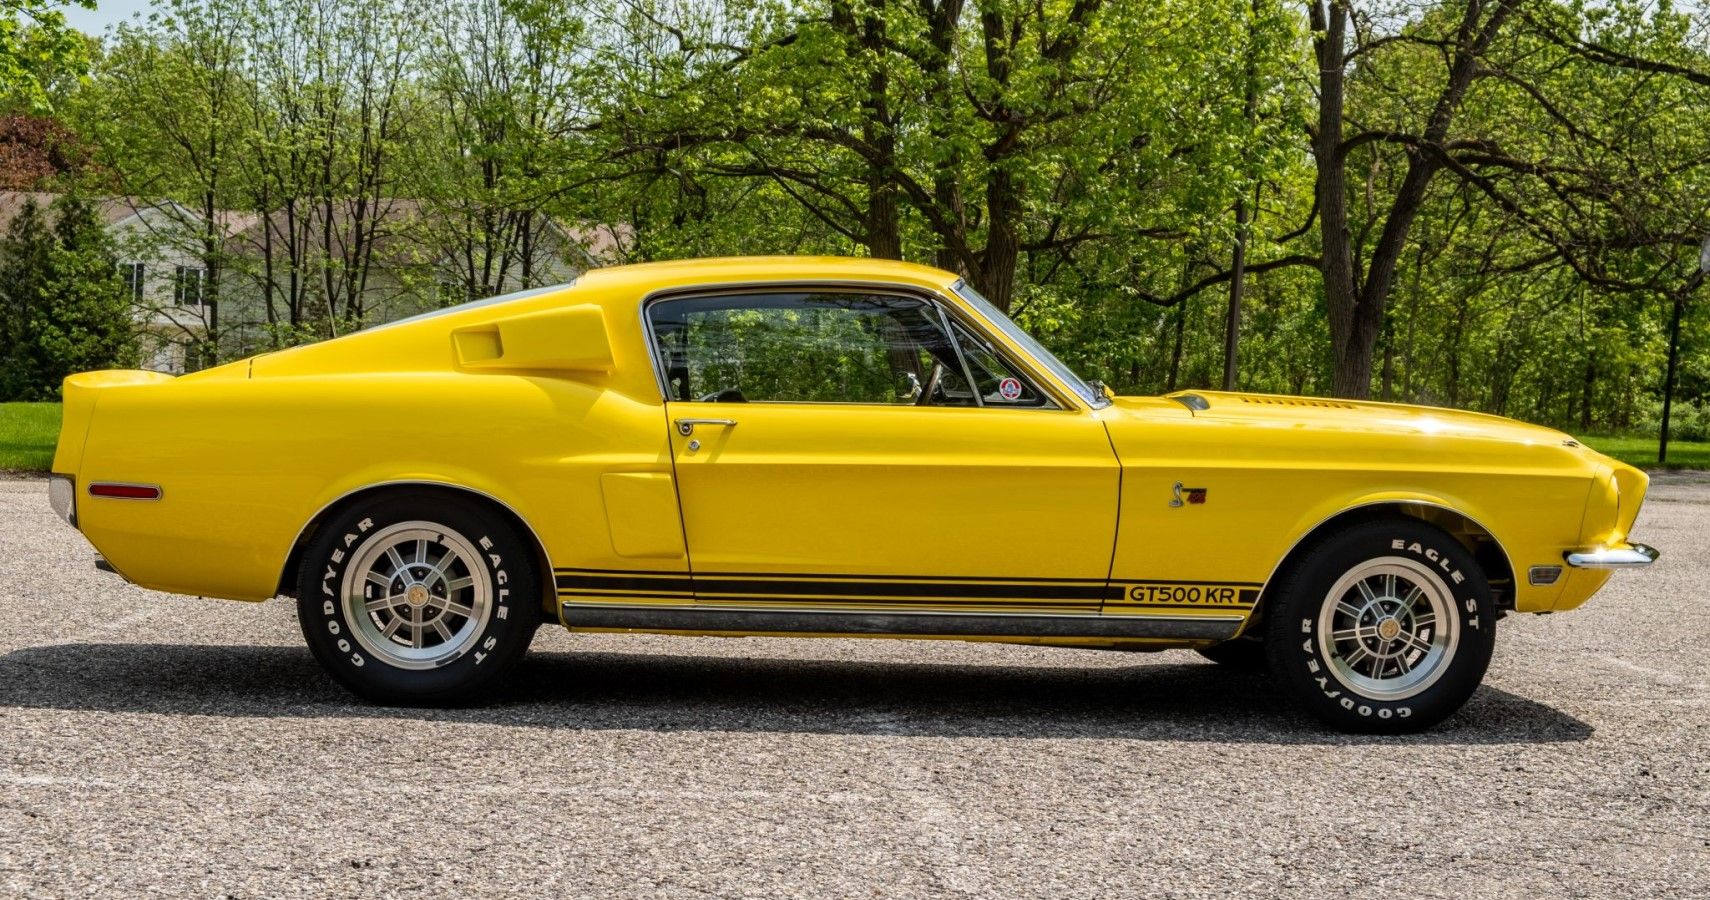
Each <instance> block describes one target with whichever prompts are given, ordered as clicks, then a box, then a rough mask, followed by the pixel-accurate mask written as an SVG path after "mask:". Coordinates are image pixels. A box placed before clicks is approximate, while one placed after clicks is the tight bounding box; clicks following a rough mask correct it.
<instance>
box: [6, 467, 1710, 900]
mask: <svg viewBox="0 0 1710 900" xmlns="http://www.w3.org/2000/svg"><path fill="white" fill-rule="evenodd" d="M1639 534H1641V535H1642V536H1643V537H1644V538H1645V539H1646V540H1647V541H1648V542H1650V543H1654V544H1655V545H1657V546H1658V547H1661V548H1662V549H1663V550H1664V553H1665V556H1664V558H1663V562H1662V563H1660V564H1659V565H1658V566H1657V568H1656V570H1654V571H1652V572H1648V573H1640V574H1628V575H1623V576H1618V577H1617V579H1616V580H1615V582H1614V583H1613V584H1612V585H1611V586H1610V587H1609V588H1608V589H1606V590H1605V592H1604V593H1603V594H1602V595H1601V596H1599V597H1598V598H1597V599H1596V600H1594V601H1593V602H1592V604H1591V605H1590V606H1589V607H1587V608H1586V609H1584V610H1581V611H1579V612H1576V613H1573V614H1570V615H1562V616H1543V617H1537V616H1526V617H1514V618H1510V619H1507V620H1505V621H1504V622H1503V623H1502V626H1501V629H1500V631H1499V637H1498V641H1497V656H1496V662H1495V663H1494V665H1493V667H1492V669H1491V672H1490V675H1489V677H1488V678H1487V680H1486V686H1485V687H1484V688H1483V689H1482V690H1481V691H1480V692H1479V693H1478V695H1477V696H1476V697H1474V699H1473V700H1472V702H1471V703H1470V704H1469V705H1468V706H1467V708H1466V709H1465V710H1464V711H1463V712H1462V713H1460V714H1459V715H1458V716H1456V717H1455V718H1453V719H1451V720H1450V721H1449V722H1448V723H1446V724H1445V725H1444V726H1442V727H1440V728H1439V729H1438V730H1436V731H1434V732H1432V733H1429V734H1425V735H1421V736H1416V737H1410V738H1403V739H1393V738H1381V739H1379V738H1350V737H1345V736H1341V735H1336V734H1331V733H1326V732H1324V731H1322V730H1319V729H1318V728H1317V727H1316V726H1314V725H1312V724H1311V723H1309V722H1307V721H1305V720H1303V719H1302V718H1301V717H1299V716H1297V715H1296V714H1295V713H1294V712H1292V711H1291V710H1289V709H1288V708H1287V707H1285V706H1284V705H1283V703H1282V701H1281V699H1280V698H1279V697H1278V696H1277V695H1276V694H1275V693H1274V692H1273V691H1272V690H1270V689H1269V688H1268V687H1267V686H1266V685H1265V684H1264V682H1263V680H1262V679H1260V678H1257V677H1254V676H1246V675H1240V674H1236V673H1231V672H1227V671H1222V670H1220V669H1219V668H1218V667H1216V666H1213V665H1211V664H1209V663H1204V662H1201V661H1200V660H1199V658H1198V657H1197V656H1195V655H1193V654H1189V653H1186V652H1180V651H1173V652H1168V653H1162V654H1144V655H1141V654H1119V653H1101V652H1097V651H1073V650H1049V649H1041V648H1027V647H1004V646H996V645H976V644H957V643H946V642H900V641H856V640H849V641H806V640H789V639H743V640H725V639H717V638H670V637H620V636H611V637H606V636H584V635H570V634H566V633H563V632H560V631H556V630H551V629H548V630H543V631H542V632H541V635H540V638H539V639H538V640H537V641H536V643H535V648H534V652H533V653H532V654H531V656H530V657H529V660H528V661H527V662H526V663H525V664H524V667H523V670H522V673H521V677H520V678H519V679H518V683H517V684H516V685H515V686H514V687H512V688H510V689H509V690H508V691H506V692H505V693H504V694H503V695H502V696H500V697H499V698H498V699H497V702H495V703H494V704H493V705H491V706H488V707H485V708H481V709H474V710H463V711H455V712H436V711H413V710H393V709H381V708H375V707H370V706H366V705H362V704H360V703H355V702H352V701H351V699H350V698H349V697H347V696H346V695H345V694H343V693H342V692H341V691H340V690H339V689H338V688H336V687H335V686H333V685H332V684H331V683H330V682H329V681H328V679H326V678H325V677H323V676H322V674H321V673H320V671H319V670H318V669H317V667H316V665H315V663H314V662H313V660H311V659H310V657H309V654H308V652H307V651H306V650H304V649H303V648H302V644H301V637H300V635H299V634H298V632H297V626H296V621H295V616H294V613H293V609H292V606H291V605H290V604H288V603H285V602H280V601H274V602H271V603H266V604H260V605H250V604H241V603H227V602H218V601H205V600H197V599H193V598H186V597H174V596H167V595H162V594H155V593H152V592H149V591H144V590H141V589H138V588H134V587H131V586H128V585H125V584H123V583H122V582H120V581H119V579H117V578H116V577H114V576H111V575H106V574H103V573H99V572H97V571H95V570H94V569H93V568H92V565H91V562H92V560H93V558H94V553H93V551H92V550H91V549H90V548H89V547H88V545H87V544H86V543H85V542H84V541H83V540H82V539H81V538H80V537H79V536H77V535H76V534H74V533H72V532H71V531H70V530H68V529H67V528H66V527H65V526H64V525H62V524H61V523H60V522H59V521H58V520H57V519H55V518H54V517H53V515H52V513H50V512H49V511H48V508H47V501H46V489H45V486H44V484H43V483H42V482H39V481H11V482H0V893H3V894H5V895H7V896H88V895H91V894H100V895H166V896H173V897H178V896H225V895H235V896H246V897H247V896H330V895H337V896H351V895H355V894H357V893H358V892H361V893H363V894H367V895H386V896H389V895H405V894H413V893H418V892H429V891H431V892H433V893H436V894H441V895H464V894H475V893H481V894H528V895H554V896H593V897H610V896H648V897H652V896H661V897H702V896H717V897H748V896H755V897H765V898H768V900H783V898H793V897H854V896H864V897H900V896H932V897H944V896H964V895H971V896H989V897H1004V898H1021V897H1040V898H1053V900H1056V898H1070V897H1103V896H1119V895H1135V896H1139V895H1144V896H1183V897H1186V896H1211V895H1225V894H1228V893H1243V894H1250V895H1263V896H1302V897H1317V896H1323V895H1345V894H1352V893H1356V892H1358V893H1361V894H1369V893H1371V892H1372V891H1374V890H1375V891H1378V892H1382V893H1384V894H1394V893H1399V892H1402V891H1406V892H1408V893H1410V894H1413V895H1419V896H1425V897H1445V898H1447V897H1462V896H1468V895H1475V896H1504V897H1507V896H1512V897H1535V896H1544V895H1548V896H1594V897H1604V896H1685V895H1698V896H1710V753H1707V751H1710V654H1707V653H1706V651H1705V647H1706V646H1710V615H1707V614H1710V602H1707V600H1706V587H1707V586H1710V552H1707V551H1706V548H1705V535H1706V534H1710V480H1707V479H1704V478H1703V477H1698V478H1692V477H1683V476H1661V477H1659V478H1658V481H1657V484H1656V486H1655V488H1654V490H1653V494H1652V501H1651V503H1650V504H1649V505H1648V506H1647V507H1646V510H1645V513H1644V516H1643V518H1642V519H1641V520H1640V529H1639Z"/></svg>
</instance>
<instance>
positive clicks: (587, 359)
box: [451, 304, 613, 374]
mask: <svg viewBox="0 0 1710 900" xmlns="http://www.w3.org/2000/svg"><path fill="white" fill-rule="evenodd" d="M451 343H452V347H453V349H454V350H455V352H456V353H457V364H458V365H460V366H462V367H463V368H466V369H476V370H489V369H491V370H501V371H532V372H584V373H590V374H605V373H608V372H610V371H611V370H612V367H613V365H612V344H611V337H610V335H608V334H607V333H606V318H605V313H604V312H603V311H602V310H601V309H600V307H598V306H594V305H591V304H585V305H582V306H572V307H568V308H566V309H549V310H546V311H544V312H537V313H530V314H528V315H522V316H513V317H512V318H509V319H500V320H499V321H497V322H489V323H487V324H485V325H472V326H470V327H468V328H459V329H457V330H456V331H453V332H452V333H451Z"/></svg>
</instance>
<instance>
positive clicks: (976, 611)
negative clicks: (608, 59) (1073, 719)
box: [50, 258, 1657, 732]
mask: <svg viewBox="0 0 1710 900" xmlns="http://www.w3.org/2000/svg"><path fill="white" fill-rule="evenodd" d="M64 398H65V403H64V421H63V426H62V430H61V433H60V436H59V445H58V450H57V453H56V455H55V457H54V463H53V470H54V473H55V474H54V475H53V477H52V480H51V482H50V495H51V499H52V502H53V504H54V506H55V508H56V510H57V511H58V512H59V513H60V515H61V516H62V517H64V518H65V519H66V520H67V521H68V522H70V523H71V524H72V525H73V526H74V527H76V528H77V529H78V530H80V531H81V532H82V533H83V534H84V535H85V536H86V537H87V538H88V540H89V541H90V542H91V543H92V544H93V545H94V547H95V548H96V550H97V551H98V552H99V553H100V561H99V563H98V564H99V565H101V566H103V567H105V568H110V569H111V570H112V571H114V572H117V573H119V574H120V575H122V576H123V577H124V578H126V579H128V580H130V581H132V582H134V583H136V584H138V585H141V586H143V587H147V588H152V589H155V590H161V591H169V592H174V593H182V594H196V595H202V596H208V597H220V598H231V599H236V600H250V601H261V600H267V599H270V598H272V597H275V596H279V595H287V596H292V597H295V598H296V600H297V604H298V613H299V618H300V620H301V624H302V629H303V634H304V637H305V638H306V639H307V641H308V645H309V647H310V648H311V649H312V651H313V652H314V655H315V656H316V657H317V658H318V659H319V661H320V662H321V663H322V664H323V665H324V666H325V667H326V669H327V670H328V671H329V672H330V673H331V674H332V675H333V676H334V677H335V678H337V679H338V680H339V681H340V682H341V683H343V684H344V685H345V686H346V687H348V688H349V689H351V690H352V691H354V692H356V693H357V694H359V695H361V696H363V697H366V698H369V699H371V700H373V701H375V702H379V703H388V704H450V703H462V702H468V701H470V700H472V699H476V698H478V697H479V696H480V695H481V694H482V692H483V691H485V690H487V689H488V688H490V686H491V685H492V684H493V683H494V681H495V679H497V678H499V677H500V676H501V675H503V674H504V673H505V672H506V670H507V669H509V668H510V667H511V666H512V665H514V664H515V663H516V662H517V660H518V659H520V658H521V657H522V655H523V654H524V652H525V651H526V650H527V648H528V645H529V643H530V641H531V639H532V637H533V635H534V632H535V630H536V628H537V627H538V626H539V625H540V624H541V623H543V622H556V623H557V624H560V625H562V626H563V627H565V628H568V629H570V630H571V631H575V632H652V633H665V634H684V635H800V636H822V637H852V636H866V637H893V638H948V639H957V640H977V641H1003V642H1012V643H1026V644H1047V645H1055V646H1065V647H1093V648H1108V649H1116V650H1164V649H1170V648H1187V649H1194V650H1198V651H1199V652H1201V653H1203V654H1204V655H1205V656H1207V657H1209V658H1211V659H1212V660H1215V661H1218V662H1222V663H1230V664H1239V665H1254V666H1258V665H1263V666H1267V667H1268V669H1269V671H1270V673H1271V677H1272V678H1273V679H1274V681H1275V682H1276V684H1277V685H1279V687H1280V688H1281V689H1282V690H1283V691H1284V692H1285V693H1286V694H1288V695H1289V696H1291V697H1292V698H1294V699H1295V700H1296V701H1298V702H1299V703H1300V704H1301V705H1302V706H1303V707H1305V708H1306V709H1307V710H1309V711H1311V712H1312V713H1314V714H1316V715H1318V716H1319V717H1321V718H1322V719H1323V720H1324V721H1326V722H1327V723H1329V724H1330V725H1332V726H1335V727H1337V728H1341V729H1346V730H1352V731H1365V732H1403V731H1415V730H1419V729H1422V728H1426V727H1429V726H1430V725H1432V724H1433V723H1436V722H1438V721H1440V720H1442V719H1443V718H1444V717H1446V716H1448V715H1449V714H1451V713H1452V712H1454V711H1455V710H1456V709H1458V708H1460V706H1461V705H1462V704H1463V703H1464V702H1465V701H1466V700H1467V699H1468V697H1470V696H1471V694H1472V693H1473V691H1474V690H1475V689H1476V687H1477V686H1478V684H1479V682H1480V680H1481V679H1482V678H1483V675H1484V672H1485V668H1486V666H1487V664H1488V663H1489V661H1490V657H1491V653H1492V648H1493V645H1494V638H1495V630H1496V626H1497V622H1498V620H1500V619H1501V618H1503V617H1504V616H1506V615H1508V614H1510V613H1545V612H1560V611H1565V610H1570V609H1573V608H1575V607H1577V606H1579V605H1581V604H1583V603H1584V602H1586V600H1588V599H1589V598H1590V597H1591V596H1592V595H1593V594H1594V593H1595V592H1596V591H1597V590H1598V589H1599V588H1601V587H1602V586H1603V584H1604V583H1605V581H1606V580H1607V579H1608V578H1609V577H1610V570H1611V569H1613V568H1620V567H1638V566H1645V565H1649V564H1650V563H1651V562H1653V561H1654V560H1655V559H1656V558H1657V552H1656V551H1655V550H1652V549H1651V548H1649V547H1646V546H1644V545H1642V544H1637V543H1633V542H1631V541H1630V540H1629V531H1630V530H1631V528H1632V526H1633V522H1634V520H1635V519H1636V517H1637V516H1638V512H1639V506H1640V503H1641V502H1642V501H1643V499H1644V494H1645V488H1646V485H1647V479H1646V476H1645V475H1644V473H1642V472H1640V471H1639V470H1637V469H1634V468H1632V467H1630V466H1627V465H1624V464H1622V463H1620V462H1617V461H1615V460H1612V459H1610V458H1608V457H1605V456H1602V455H1600V454H1598V453H1596V452H1594V451H1592V450H1590V449H1588V448H1586V447H1583V446H1580V445H1579V443H1578V442H1576V441H1575V440H1573V439H1572V438H1570V437H1568V436H1567V435H1565V434H1562V433H1560V432H1557V431H1553V430H1550V429H1547V428H1542V427H1537V426H1532V425H1526V424H1523V423H1519V422H1515V421H1511V420H1507V419H1503V418H1499V417H1495V416H1488V415H1480V414H1474V413H1465V412H1457V411H1452V410H1443V409H1430V408H1424V407H1414V406H1402V405H1394V404H1383V403H1367V402H1349V401H1342V400H1329V399H1309V398H1299V397H1280V396H1266V395H1253V394H1239V393H1215V392H1186V393H1178V394H1172V395H1170V396H1166V397H1112V396H1110V394H1109V393H1108V392H1107V391H1106V390H1105V389H1104V388H1103V387H1102V386H1099V385H1097V384H1095V383H1088V382H1086V381H1083V380H1082V379H1081V378H1079V377H1078V376H1076V375H1075V373H1074V372H1073V371H1071V370H1070V369H1069V368H1068V367H1067V366H1065V365H1064V364H1063V363H1062V362H1060V361H1059V360H1058V359H1057V358H1056V357H1054V356H1052V355H1051V353H1049V352H1048V351H1047V350H1046V349H1045V348H1044V347H1042V346H1041V345H1040V344H1039V343H1038V342H1036V341H1035V340H1034V339H1033V338H1032V337H1030V336H1029V335H1028V334H1027V333H1025V332H1024V331H1022V330H1021V329H1020V328H1018V327H1017V326H1016V325H1015V324H1014V323H1013V322H1012V321H1011V320H1010V319H1009V318H1007V317H1006V316H1005V315H1003V314H1002V313H1001V312H1000V311H998V310H997V309H996V308H994V307H993V306H992V305H990V304H989V303H987V302H986V301H985V300H984V299H982V298H981V297H980V296H979V294H977V293H976V292H975V291H973V290H972V289H971V288H970V287H969V286H968V285H967V284H966V283H964V282H963V281H961V280H960V279H958V278H957V277H956V276H955V275H953V274H951V273H948V272H944V271H940V270H937V269H932V268H927V267H923V266H916V265H910V264H905V263H895V262H883V261H874V260H859V259H841V258H752V259H723V260H695V261H686V262H674V263H654V264H645V265H636V266H624V267H617V268H610V269H602V270H596V271H593V272H589V273H587V274H586V275H584V276H583V277H581V278H580V279H578V280H577V281H576V282H574V283H572V284H568V285H562V286H558V287H552V288H545V289H539V290H533V291H527V292H524V293H520V294H513V295H509V296H504V297H497V298H493V299H489V300H482V301H477V302H474V303H468V304H464V305H462V306H456V307H451V308H448V309H445V310H442V311H438V312H434V313H429V314H427V315H423V316H418V317H416V318H413V319H407V320H404V321H400V322H395V323H392V324H389V325H385V326H380V327H376V328H372V329H369V330H366V331H362V332H357V333H355V334H352V335H349V336H346V337H343V338H339V339H337V340H332V341H327V342H325V343H321V344H315V345H311V346H304V347H298V348H294V349H290V350H284V351H280V352H276V353H268V354H263V355H261V356H257V357H254V358H252V359H247V360H243V361H240V362H236V363H231V364H228V365H224V366H220V367H218V368H214V369H209V370H206V371H202V372H197V373H194V374H191V375H185V376H181V377H177V378H173V377H170V376H166V375H161V374H155V373H147V372H134V371H103V372H89V373H84V374H80V375H74V376H72V377H71V378H69V379H67V380H66V382H65V391H64Z"/></svg>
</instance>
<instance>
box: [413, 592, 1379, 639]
mask: <svg viewBox="0 0 1710 900" xmlns="http://www.w3.org/2000/svg"><path fill="white" fill-rule="evenodd" d="M412 602H413V601H412ZM1400 634H1401V622H1400V620H1398V619H1393V618H1389V617H1387V616H1386V617H1384V618H1382V619H1379V620H1378V623H1377V636H1378V637H1380V638H1383V639H1384V640H1386V641H1393V640H1395V639H1396V638H1397V637H1398V636H1400Z"/></svg>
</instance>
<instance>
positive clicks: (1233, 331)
mask: <svg viewBox="0 0 1710 900" xmlns="http://www.w3.org/2000/svg"><path fill="white" fill-rule="evenodd" d="M1229 273H1230V274H1229V314H1228V315H1227V316H1226V317H1224V320H1223V389H1224V390H1226V391H1232V390H1235V372H1236V361H1237V360H1236V358H1237V355H1238V354H1239V352H1240V349H1241V294H1242V292H1243V291H1244V290H1245V282H1246V279H1247V202H1246V201H1245V200H1237V201H1235V258H1234V259H1233V260H1232V261H1231V262H1230V266H1229Z"/></svg>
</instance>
